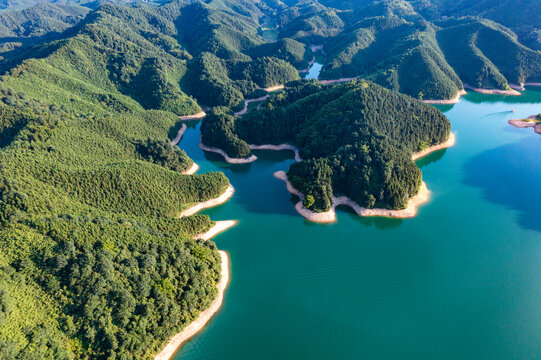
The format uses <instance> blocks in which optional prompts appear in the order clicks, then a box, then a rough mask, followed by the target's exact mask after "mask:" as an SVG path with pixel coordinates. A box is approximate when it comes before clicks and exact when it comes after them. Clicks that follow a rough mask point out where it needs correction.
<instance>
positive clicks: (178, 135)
mask: <svg viewBox="0 0 541 360" xmlns="http://www.w3.org/2000/svg"><path fill="white" fill-rule="evenodd" d="M187 128H188V126H186V124H182V126H181V127H180V130H179V131H178V133H177V136H176V137H175V138H174V139H173V140H171V145H173V146H175V145H177V144H178V143H179V142H180V139H182V135H184V132H185V131H186V129H187Z"/></svg>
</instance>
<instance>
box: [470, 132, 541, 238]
mask: <svg viewBox="0 0 541 360" xmlns="http://www.w3.org/2000/svg"><path fill="white" fill-rule="evenodd" d="M540 154H541V137H540V136H537V135H535V134H531V136H528V137H526V138H524V139H523V140H521V141H519V142H517V143H513V144H508V145H503V146H500V147H497V148H495V149H491V150H487V151H485V152H483V153H481V154H479V155H477V156H475V157H473V158H472V159H471V160H470V161H469V162H468V163H466V165H465V174H466V176H465V178H464V179H463V181H464V183H465V184H467V185H471V186H474V187H476V188H479V189H481V190H482V191H483V194H484V196H485V198H486V199H487V200H489V201H490V202H493V203H495V204H499V205H503V206H507V207H509V208H512V209H514V210H517V211H518V212H519V214H518V222H519V224H520V226H522V227H524V228H526V229H530V230H535V231H539V232H541V217H540V209H541V189H540V183H539V179H540V178H541V156H540Z"/></svg>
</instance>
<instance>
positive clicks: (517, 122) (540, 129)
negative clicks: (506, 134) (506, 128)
mask: <svg viewBox="0 0 541 360" xmlns="http://www.w3.org/2000/svg"><path fill="white" fill-rule="evenodd" d="M536 119H537V115H531V116H528V118H527V119H510V120H509V121H508V123H509V124H510V125H513V126H514V127H516V128H529V127H531V128H533V131H534V132H535V133H536V134H541V123H540V122H536V121H526V120H536Z"/></svg>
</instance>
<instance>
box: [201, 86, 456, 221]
mask: <svg viewBox="0 0 541 360" xmlns="http://www.w3.org/2000/svg"><path fill="white" fill-rule="evenodd" d="M201 134H202V137H203V141H204V142H205V144H207V145H211V146H216V147H219V148H221V149H223V150H224V151H225V152H226V153H227V154H228V155H229V156H230V157H246V156H248V155H249V154H250V152H249V151H250V149H249V147H248V144H258V145H259V144H282V143H291V144H294V145H296V146H297V147H298V148H299V152H300V155H301V158H302V159H303V161H301V162H299V163H295V164H293V165H292V166H291V167H290V169H289V172H288V178H289V179H290V181H291V183H292V184H293V186H294V187H295V188H297V189H298V190H300V191H301V192H302V193H304V194H305V195H307V196H308V195H310V196H311V197H312V198H313V199H314V202H313V203H311V204H310V206H309V208H310V209H311V210H314V211H327V210H329V209H330V207H331V205H332V198H333V194H345V195H347V196H349V197H350V198H351V199H353V200H354V201H355V202H357V203H358V204H360V205H361V206H364V207H367V208H373V207H384V208H390V209H402V208H404V207H405V206H406V204H407V202H408V200H409V198H410V197H412V196H413V195H415V194H417V192H418V190H419V187H420V185H421V171H420V170H419V169H418V168H417V166H416V165H415V164H414V162H413V161H412V160H411V157H412V154H413V153H415V152H418V151H421V150H424V149H425V148H427V147H429V146H432V145H437V144H440V143H442V142H445V141H446V140H447V139H448V137H449V134H450V124H449V121H448V120H447V118H445V116H443V115H442V114H441V112H439V111H438V110H436V109H435V108H433V107H431V106H429V105H426V104H423V103H422V102H419V101H417V100H414V99H412V98H410V97H407V96H404V95H400V94H398V93H396V92H392V91H389V90H386V89H384V88H382V87H381V86H379V85H376V84H373V83H370V82H367V81H363V80H357V81H354V82H350V83H346V84H339V85H334V86H325V85H321V84H320V83H318V82H316V81H297V82H292V83H289V84H288V86H287V87H286V88H285V89H284V92H283V93H281V94H279V95H276V96H273V97H270V98H269V99H268V100H267V101H266V102H265V103H263V104H262V105H261V107H260V109H259V110H258V111H252V112H249V113H248V114H247V115H245V116H243V117H242V118H240V117H234V116H233V115H232V114H231V113H227V112H225V111H223V110H222V111H219V112H213V113H212V114H211V115H210V116H209V117H208V118H205V119H204V120H203V125H202V126H201Z"/></svg>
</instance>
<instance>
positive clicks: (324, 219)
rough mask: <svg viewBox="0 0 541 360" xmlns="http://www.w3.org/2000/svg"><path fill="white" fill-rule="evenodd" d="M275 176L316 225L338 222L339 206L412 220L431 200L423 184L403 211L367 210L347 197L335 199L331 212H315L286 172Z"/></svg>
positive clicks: (277, 173) (301, 210)
mask: <svg viewBox="0 0 541 360" xmlns="http://www.w3.org/2000/svg"><path fill="white" fill-rule="evenodd" d="M274 176H275V177H276V178H278V179H280V180H283V181H284V182H285V183H286V186H287V190H288V191H289V192H290V193H291V194H293V195H296V196H298V197H299V199H300V200H299V202H297V204H295V210H297V212H298V213H299V214H300V215H301V216H302V217H304V218H305V219H306V220H308V221H312V222H316V223H332V222H335V221H336V211H335V210H336V207H337V206H349V207H350V208H351V209H353V211H355V212H356V213H357V215H359V216H380V217H392V218H397V219H405V218H412V217H415V216H416V215H417V208H418V206H420V205H422V204H424V203H426V202H427V201H428V200H429V199H430V191H429V190H428V188H427V186H426V184H425V183H424V182H423V183H422V184H421V187H420V189H419V192H418V193H417V195H415V196H413V197H412V198H410V199H409V201H408V206H407V207H406V208H405V209H401V210H391V209H378V208H374V209H367V208H364V207H362V206H360V205H359V204H357V203H356V202H355V201H353V200H351V199H350V198H348V197H347V196H339V197H333V202H332V207H331V209H330V210H329V211H326V212H314V211H311V210H309V209H306V208H305V207H304V206H303V200H304V195H303V194H302V193H301V192H300V191H298V190H297V189H295V188H294V187H293V185H291V183H290V182H289V180H288V178H287V174H286V172H285V171H277V172H275V173H274Z"/></svg>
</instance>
